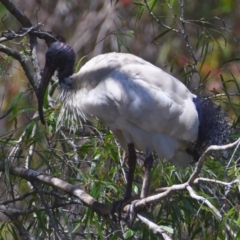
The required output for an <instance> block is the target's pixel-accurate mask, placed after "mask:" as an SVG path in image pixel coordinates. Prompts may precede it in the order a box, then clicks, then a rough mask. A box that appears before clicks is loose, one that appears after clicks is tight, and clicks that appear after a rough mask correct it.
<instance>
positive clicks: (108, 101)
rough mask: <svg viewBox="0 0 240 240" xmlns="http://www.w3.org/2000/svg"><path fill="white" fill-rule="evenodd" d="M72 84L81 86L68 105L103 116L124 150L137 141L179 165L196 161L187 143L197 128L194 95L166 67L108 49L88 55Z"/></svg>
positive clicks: (139, 148)
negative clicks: (163, 68) (108, 50)
mask: <svg viewBox="0 0 240 240" xmlns="http://www.w3.org/2000/svg"><path fill="white" fill-rule="evenodd" d="M72 84H73V86H74V87H73V88H74V89H75V90H76V89H78V91H74V92H72V93H71V95H70V97H68V98H66V99H67V101H64V104H65V106H64V107H65V108H71V110H72V111H77V112H78V111H81V112H83V113H84V114H85V115H86V116H88V117H89V116H94V117H97V118H98V119H100V120H101V121H103V122H104V123H105V124H106V125H108V126H109V127H110V129H111V130H112V132H113V133H114V135H115V136H116V137H117V139H118V140H119V142H120V144H121V145H122V147H124V148H125V150H127V144H128V143H134V145H135V147H136V148H137V149H138V150H141V151H144V152H145V153H146V154H150V153H152V151H156V152H157V154H158V155H159V156H163V157H164V158H165V159H167V160H171V162H173V163H174V164H175V165H178V166H179V165H180V166H186V165H187V164H189V163H190V162H192V161H193V160H192V159H191V158H192V157H191V156H190V155H189V154H187V153H186V152H185V149H186V148H187V147H188V145H189V142H194V141H196V139H197V134H198V126H199V120H198V114H197V111H196V107H195V105H194V103H193V101H192V99H193V98H194V97H195V95H193V94H192V93H191V92H190V91H189V90H188V89H187V88H186V87H185V86H184V85H183V84H182V83H181V82H180V81H178V80H177V79H175V78H174V77H172V76H171V75H169V74H168V73H166V72H164V71H163V70H161V69H160V68H157V67H155V66H154V65H152V64H150V63H148V62H146V61H144V60H143V59H141V58H139V57H136V56H134V55H131V54H124V53H108V54H103V55H99V56H97V57H95V58H93V59H91V60H90V61H88V62H87V63H86V64H85V65H84V66H83V67H82V68H81V69H80V71H79V72H78V73H76V74H74V75H73V76H72ZM63 87H64V86H63ZM74 109H76V110H74Z"/></svg>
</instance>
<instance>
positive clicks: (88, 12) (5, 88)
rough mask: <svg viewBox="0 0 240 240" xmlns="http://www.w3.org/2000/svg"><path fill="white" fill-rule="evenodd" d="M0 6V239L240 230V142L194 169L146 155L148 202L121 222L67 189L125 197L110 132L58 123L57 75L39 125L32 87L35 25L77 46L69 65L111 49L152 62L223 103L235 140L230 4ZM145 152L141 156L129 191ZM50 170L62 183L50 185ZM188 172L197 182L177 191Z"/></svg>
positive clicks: (239, 233) (108, 200)
mask: <svg viewBox="0 0 240 240" xmlns="http://www.w3.org/2000/svg"><path fill="white" fill-rule="evenodd" d="M0 2H1V3H2V5H0V14H1V16H2V26H1V32H2V36H1V38H0V52H1V59H0V74H1V80H0V91H1V97H0V99H1V100H0V106H1V108H0V119H1V122H0V125H1V129H0V147H1V151H0V171H2V175H1V179H0V185H1V189H2V191H1V194H0V212H1V213H2V214H1V215H0V219H2V220H1V222H0V239H24V238H25V239H119V238H120V239H158V238H159V237H160V238H162V239H216V240H217V239H239V238H240V228H239V222H240V217H239V201H240V198H239V190H240V188H239V184H240V180H239V179H240V178H239V175H240V173H239V155H238V154H239V150H238V145H239V144H238V143H237V145H234V147H235V148H234V150H233V151H232V152H231V150H230V149H229V150H228V152H229V155H228V157H227V158H224V157H222V154H221V151H220V150H217V151H216V152H214V153H213V154H211V155H210V154H207V156H205V155H204V156H203V158H202V162H204V165H203V166H201V164H199V165H197V166H198V167H199V168H200V169H201V172H200V173H198V174H197V175H196V176H195V175H194V171H196V169H198V167H196V165H193V166H189V167H188V168H187V169H178V168H176V167H173V166H172V165H171V164H169V163H167V162H165V161H162V159H158V157H157V156H155V157H156V161H155V166H154V168H153V172H152V176H151V193H150V195H151V196H154V197H155V200H154V201H152V202H151V201H149V204H147V205H146V206H145V208H144V210H142V211H140V212H139V214H138V215H137V216H136V219H135V221H134V222H133V224H132V225H130V224H129V219H128V218H126V219H124V216H123V219H122V221H121V224H118V223H116V222H114V221H113V220H112V217H111V214H108V215H101V214H100V213H99V212H98V211H96V210H95V209H94V207H93V206H92V205H87V204H86V202H84V201H80V200H83V199H82V198H80V197H79V198H78V197H77V196H76V195H74V194H73V191H72V190H68V189H66V188H65V185H64V184H65V183H69V184H70V185H69V186H75V187H76V188H77V189H82V190H83V191H84V192H85V193H88V194H89V195H90V196H91V197H93V198H94V199H97V200H98V201H99V202H100V203H105V204H112V203H113V202H114V201H116V200H118V199H120V198H121V197H122V194H123V192H124V187H125V176H126V174H127V166H126V164H125V162H126V161H125V160H126V156H125V153H124V152H123V150H122V149H121V148H120V147H119V144H118V143H117V142H116V140H115V139H114V137H113V135H112V133H111V132H110V131H109V129H108V128H107V127H106V126H103V125H102V124H101V123H100V122H97V121H96V120H92V122H90V121H89V122H84V123H82V124H83V125H82V126H81V127H79V129H77V131H76V132H72V131H71V129H69V128H67V127H64V126H61V127H60V128H57V116H58V114H59V111H60V108H61V103H58V102H57V100H56V99H57V98H56V96H57V91H58V90H57V88H56V79H53V80H52V85H51V87H49V89H48V93H49V95H50V96H51V97H52V98H48V97H47V96H46V97H45V103H44V106H45V117H46V121H47V126H42V125H41V124H40V122H39V119H38V115H37V113H36V111H37V99H36V93H37V90H36V86H37V84H38V82H39V80H40V78H41V67H40V66H43V61H44V58H43V57H44V52H45V50H46V44H45V42H46V43H47V42H48V39H47V38H46V36H45V35H41V34H40V33H46V32H45V31H47V30H48V31H51V32H50V33H49V34H50V35H51V34H52V33H53V34H59V35H62V36H64V37H65V38H66V41H67V42H68V43H69V44H70V45H72V46H73V47H74V49H75V51H76V52H77V55H78V56H79V58H78V59H80V57H81V61H80V62H79V63H78V65H77V68H79V66H81V65H82V62H85V61H86V60H87V59H89V58H91V57H92V56H94V55H96V54H99V53H103V52H108V51H123V52H124V51H125V52H132V53H135V54H136V55H139V56H141V57H143V58H145V59H147V60H149V61H151V62H152V63H154V64H156V65H160V66H161V67H162V68H164V69H165V70H166V71H168V72H171V73H172V74H173V75H175V76H176V77H178V78H179V79H182V80H183V82H184V83H185V84H186V85H187V86H188V87H189V89H191V90H192V91H193V92H194V93H196V94H200V95H206V96H208V97H210V98H212V99H213V100H214V101H215V102H216V103H217V104H219V105H221V106H222V107H223V108H225V109H226V111H227V112H228V114H229V122H230V123H231V124H232V125H233V134H232V139H230V141H231V142H232V141H234V140H235V139H237V138H238V137H239V131H238V124H239V121H240V115H239V113H240V109H239V108H240V107H239V94H240V87H239V75H240V74H239V63H238V62H239V59H240V57H239V51H236V50H237V49H238V48H239V47H238V32H239V29H240V28H239V22H240V21H237V19H238V20H239V16H238V15H239V14H238V11H237V10H238V7H239V6H238V5H239V3H238V2H237V1H224V0H222V1H221V4H219V1H212V2H211V3H209V2H200V1H192V2H189V1H175V0H169V1H168V0H166V1H156V0H149V1H146V0H144V1H142V0H136V1H131V0H119V1H116V2H115V1H103V0H102V1H97V3H96V1H85V2H84V3H83V1H64V0H61V1H52V2H51V1H50V2H49V1H43V2H44V3H43V4H42V6H41V7H40V6H38V5H37V4H36V3H35V1H30V0H29V1H21V3H22V5H20V4H19V2H18V1H14V4H15V5H14V6H15V7H16V9H17V10H22V11H24V14H25V15H24V16H25V17H26V18H27V19H29V21H30V22H31V23H32V26H29V25H28V26H27V25H25V24H26V21H23V19H20V20H19V18H16V19H18V20H16V19H15V18H14V16H15V17H16V16H17V14H16V13H15V14H14V13H13V12H12V13H10V12H9V8H8V4H9V1H6V0H1V1H0ZM30 2H31V4H29V3H30ZM18 8H19V9H18ZM12 14H13V15H12ZM40 22H43V23H44V25H45V26H43V25H41V24H40ZM34 24H36V26H35V25H34ZM16 26H18V27H16ZM19 27H20V30H19ZM7 29H11V30H7ZM26 29H27V30H26ZM51 36H52V35H51ZM36 39H37V41H38V46H37V47H36V45H34V44H33V42H34V41H35V40H36ZM40 39H44V40H45V41H41V40H40ZM31 41H33V42H31ZM31 47H33V48H32V49H31ZM6 49H7V50H6ZM11 50H12V51H15V52H14V54H13V53H12V52H11ZM83 56H84V57H85V56H86V57H85V58H84V57H83ZM24 62H27V63H28V64H27V65H24ZM32 79H33V80H34V81H33V80H32ZM225 155H226V154H225ZM143 157H144V156H142V154H141V153H138V161H139V166H138V168H137V170H136V173H135V182H134V187H133V189H134V194H135V195H136V196H137V194H139V193H140V190H141V182H142V176H143V170H144V169H143V163H142V159H143ZM24 169H25V170H26V171H25V172H24ZM33 170H35V171H36V173H38V174H35V175H34V173H35V172H33ZM41 173H44V174H45V175H44V177H43V178H41V179H40V178H38V177H39V176H42V175H41ZM48 176H50V177H54V181H57V180H58V179H61V180H63V182H61V183H64V184H62V185H61V184H60V185H58V184H56V185H54V182H53V185H51V183H50V182H47V181H48V180H49V178H50V177H48ZM193 176H194V177H193ZM189 179H193V180H194V181H193V182H192V183H191V184H190V185H189V186H188V185H184V187H182V186H183V184H185V183H187V182H189ZM50 180H52V178H51V179H50ZM50 180H49V181H50ZM166 192H169V193H166ZM164 193H166V196H164V195H163V194H164ZM161 194H162V195H161ZM160 195H161V196H160ZM101 206H105V205H101ZM140 207H141V206H140ZM136 208H137V209H138V206H136Z"/></svg>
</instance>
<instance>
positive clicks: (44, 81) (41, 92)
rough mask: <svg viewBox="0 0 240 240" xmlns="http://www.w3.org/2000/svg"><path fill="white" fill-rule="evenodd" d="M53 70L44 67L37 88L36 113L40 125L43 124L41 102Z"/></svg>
mask: <svg viewBox="0 0 240 240" xmlns="http://www.w3.org/2000/svg"><path fill="white" fill-rule="evenodd" d="M54 71H55V69H52V68H51V67H49V66H45V67H44V70H43V74H42V79H41V82H40V85H39V88H38V96H37V97H38V113H39V118H40V120H41V122H42V124H43V125H44V124H45V120H44V116H43V101H44V95H45V92H46V89H47V86H48V84H49V82H50V80H51V77H52V75H53V74H54Z"/></svg>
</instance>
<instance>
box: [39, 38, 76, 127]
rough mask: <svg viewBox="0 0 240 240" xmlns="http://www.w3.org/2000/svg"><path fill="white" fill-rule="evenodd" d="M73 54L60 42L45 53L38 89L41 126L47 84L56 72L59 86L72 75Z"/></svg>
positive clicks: (70, 49) (69, 48)
mask: <svg viewBox="0 0 240 240" xmlns="http://www.w3.org/2000/svg"><path fill="white" fill-rule="evenodd" d="M75 58H76V57H75V53H74V51H73V49H72V48H71V47H70V46H69V45H67V44H65V43H62V42H54V43H52V44H51V45H50V46H49V48H48V50H47V52H46V62H45V67H44V70H43V74H42V79H41V82H40V85H39V88H38V111H39V117H40V120H41V122H42V124H44V123H45V121H44V116H43V99H44V94H45V91H46V89H47V86H48V83H49V81H50V79H51V77H52V75H53V74H54V72H55V71H56V70H58V79H59V83H60V84H61V83H62V82H64V79H68V77H70V76H71V75H72V74H73V71H74V64H75ZM68 84H69V83H68Z"/></svg>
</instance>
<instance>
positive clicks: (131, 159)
mask: <svg viewBox="0 0 240 240" xmlns="http://www.w3.org/2000/svg"><path fill="white" fill-rule="evenodd" d="M136 162H137V156H136V152H135V148H134V144H133V143H130V144H128V168H129V171H128V175H127V186H126V190H125V193H124V197H123V199H122V200H119V201H116V202H115V203H113V208H112V211H111V213H112V216H113V219H114V221H116V219H115V216H114V212H115V211H116V210H117V211H118V217H119V221H120V220H121V210H122V207H123V204H124V203H125V202H126V201H127V200H129V199H130V198H131V195H132V183H133V177H134V171H135V167H136Z"/></svg>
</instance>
